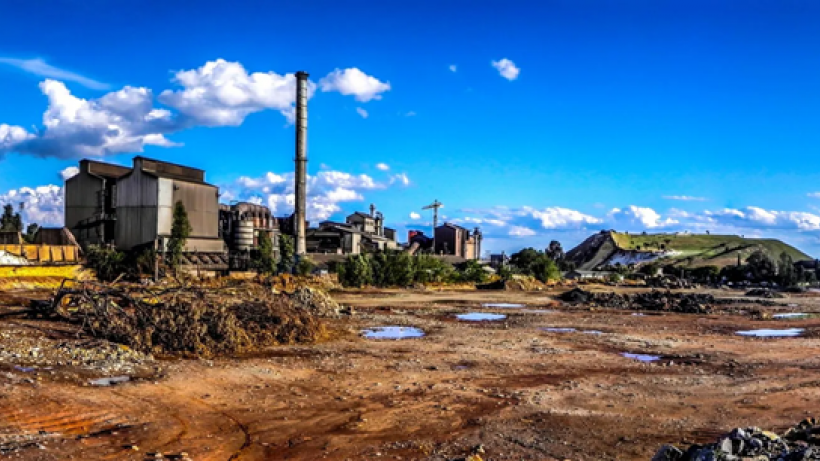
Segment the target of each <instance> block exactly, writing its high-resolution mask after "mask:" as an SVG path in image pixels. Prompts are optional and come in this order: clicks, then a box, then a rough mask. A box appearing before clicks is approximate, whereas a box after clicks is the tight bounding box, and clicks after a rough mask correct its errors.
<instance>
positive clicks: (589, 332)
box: [581, 330, 604, 335]
mask: <svg viewBox="0 0 820 461" xmlns="http://www.w3.org/2000/svg"><path fill="white" fill-rule="evenodd" d="M581 333H585V334H588V335H602V334H604V332H603V331H599V330H584V331H582V332H581Z"/></svg>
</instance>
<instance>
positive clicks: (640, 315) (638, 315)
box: [632, 312, 646, 317]
mask: <svg viewBox="0 0 820 461" xmlns="http://www.w3.org/2000/svg"><path fill="white" fill-rule="evenodd" d="M632 315H633V316H635V317H646V314H641V313H640V312H636V313H634V314H632Z"/></svg>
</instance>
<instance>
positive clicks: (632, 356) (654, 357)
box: [621, 352, 661, 362]
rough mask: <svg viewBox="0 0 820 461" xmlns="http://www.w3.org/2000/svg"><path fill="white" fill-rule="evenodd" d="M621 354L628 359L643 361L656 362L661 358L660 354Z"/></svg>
mask: <svg viewBox="0 0 820 461" xmlns="http://www.w3.org/2000/svg"><path fill="white" fill-rule="evenodd" d="M621 355H622V356H624V357H626V358H628V359H635V360H640V361H641V362H654V361H656V360H660V359H661V356H660V355H649V354H631V353H629V352H623V353H621Z"/></svg>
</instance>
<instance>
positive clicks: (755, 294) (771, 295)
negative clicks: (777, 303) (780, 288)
mask: <svg viewBox="0 0 820 461" xmlns="http://www.w3.org/2000/svg"><path fill="white" fill-rule="evenodd" d="M746 296H749V297H751V298H766V299H775V298H785V297H786V296H785V295H783V294H780V293H778V292H776V291H772V290H770V289H768V288H753V289H751V290H749V291H747V292H746Z"/></svg>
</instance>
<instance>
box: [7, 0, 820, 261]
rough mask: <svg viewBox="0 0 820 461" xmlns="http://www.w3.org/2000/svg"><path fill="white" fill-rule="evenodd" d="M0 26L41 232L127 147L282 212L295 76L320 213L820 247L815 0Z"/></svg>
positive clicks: (12, 123) (116, 6)
mask: <svg viewBox="0 0 820 461" xmlns="http://www.w3.org/2000/svg"><path fill="white" fill-rule="evenodd" d="M3 15H4V17H5V18H12V20H11V21H4V25H3V27H2V28H0V44H2V46H0V201H11V202H19V201H26V202H28V203H29V204H28V205H27V210H28V211H27V213H29V214H30V215H29V218H30V219H33V220H38V221H42V222H47V223H50V224H60V223H61V222H59V221H60V220H61V216H62V212H61V211H60V210H61V208H60V207H61V198H60V196H61V192H60V190H59V186H61V185H62V179H61V177H60V172H61V171H62V170H64V169H65V168H67V167H70V166H72V165H76V161H77V159H78V158H81V157H95V158H102V159H104V160H107V161H112V162H117V163H124V164H128V163H130V159H131V157H132V156H133V155H135V154H136V153H138V152H139V151H142V152H143V154H144V155H147V156H150V157H156V158H160V159H164V160H168V161H172V162H178V163H183V164H189V165H192V166H196V167H199V168H203V169H205V170H206V171H207V179H208V180H209V181H210V182H212V183H214V184H217V185H219V186H220V187H221V189H222V190H223V191H224V192H225V193H226V196H225V197H226V199H250V198H253V199H256V200H260V201H262V202H263V203H267V204H269V205H271V206H272V207H273V208H275V209H276V212H277V214H286V213H288V212H289V209H288V208H289V205H288V199H289V195H290V186H289V181H288V176H287V175H288V173H290V172H291V171H292V168H293V167H292V157H293V145H294V134H293V126H292V125H290V124H289V123H288V115H289V112H290V110H291V109H290V101H289V100H288V98H289V97H290V96H289V95H290V94H291V93H290V88H291V86H289V85H292V77H289V76H288V75H287V74H292V73H293V72H295V71H297V70H306V71H308V72H309V73H310V74H311V81H312V82H313V83H314V84H315V85H316V86H315V92H314V94H313V97H312V98H311V100H310V105H309V114H310V121H309V130H310V131H309V142H308V155H309V159H310V162H309V172H310V174H311V175H312V176H313V179H312V183H311V184H312V186H311V193H312V196H313V197H312V205H311V210H312V214H313V218H314V219H313V220H314V221H317V220H320V219H325V218H333V219H340V218H341V217H343V216H344V215H345V214H346V213H348V212H352V211H355V210H364V209H366V207H367V206H368V205H369V204H370V203H371V202H373V203H375V204H376V205H377V206H378V208H380V209H381V210H382V211H383V212H384V214H385V216H386V219H387V221H388V225H393V226H394V227H398V228H399V229H401V230H402V234H403V235H406V234H404V230H405V229H407V228H415V227H422V226H424V225H429V222H428V221H429V220H430V217H429V213H427V212H422V211H421V210H420V208H421V207H422V206H424V205H426V204H427V203H429V202H431V201H432V200H433V199H439V200H440V201H442V202H444V203H445V208H444V209H443V210H442V212H443V214H444V215H445V216H446V217H447V219H448V220H453V221H455V222H460V223H462V224H467V225H470V226H473V225H479V226H481V227H482V229H483V230H484V233H485V235H486V236H487V241H486V244H485V248H489V249H491V250H494V251H500V250H507V251H511V250H514V249H517V248H520V247H522V246H530V245H532V246H536V247H544V246H546V245H547V244H548V243H549V240H551V239H558V240H561V241H562V242H564V243H565V246H572V245H573V244H575V243H578V241H580V240H581V239H583V238H584V237H585V236H586V235H588V234H589V233H591V232H594V231H597V230H600V229H602V228H615V229H619V230H631V231H636V230H644V229H645V230H649V231H659V232H665V231H676V230H683V229H686V230H692V231H704V230H707V229H708V230H710V231H712V232H713V233H715V232H725V233H732V234H742V235H756V236H770V237H776V238H782V239H785V240H786V241H788V242H790V243H792V244H795V245H796V246H798V247H799V248H801V249H803V250H805V251H808V252H810V253H811V254H812V255H817V256H820V194H818V197H812V196H811V195H810V194H812V193H815V192H820V181H819V180H820V172H818V171H817V170H816V169H815V168H813V167H814V166H815V165H817V161H816V158H817V154H818V150H819V149H818V146H820V130H818V129H817V128H818V126H820V115H819V114H818V111H817V109H816V108H817V107H818V105H820V104H818V103H820V53H818V51H817V50H818V49H820V28H819V27H817V18H818V17H820V3H817V2H812V1H767V2H760V1H752V0H743V1H741V0H738V1H714V0H712V1H697V0H694V1H693V0H688V1H648V0H647V1H637V0H636V1H631V2H621V1H619V2H615V1H583V0H573V1H569V0H567V1H548V0H544V1H540V2H533V1H519V0H508V1H505V2H500V1H473V2H466V1H455V0H451V1H415V2H376V1H353V2H331V1H325V0H322V1H303V2H245V1H241V0H237V1H233V2H230V3H229V4H228V3H225V2H207V1H199V2H195V3H194V2H187V1H186V2H153V1H139V0H120V1H116V2H112V1H104V0H84V1H80V0H51V1H44V2H26V1H20V0H12V1H10V2H7V3H6V4H5V5H4V13H3ZM219 60H222V61H219ZM494 63H495V64H494ZM503 64H506V65H503ZM126 87H129V88H127V89H126V90H123V88H126ZM166 91H168V93H163V92H166ZM114 92H118V93H114ZM109 93H113V94H111V95H109ZM106 95H109V96H108V97H107V98H106ZM152 111H153V112H152ZM149 113H150V116H149ZM365 114H366V117H364V116H363V115H365ZM148 119H150V121H147V120H148ZM4 127H5V128H4ZM12 127H14V128H12ZM379 164H384V165H386V166H388V167H389V169H386V170H384V169H380V168H379V167H378V165H379ZM384 165H382V168H384ZM269 173H270V174H269ZM48 185H53V186H55V187H45V186H48ZM411 213H419V214H420V215H421V216H420V217H419V218H415V219H414V217H415V215H413V217H411Z"/></svg>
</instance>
